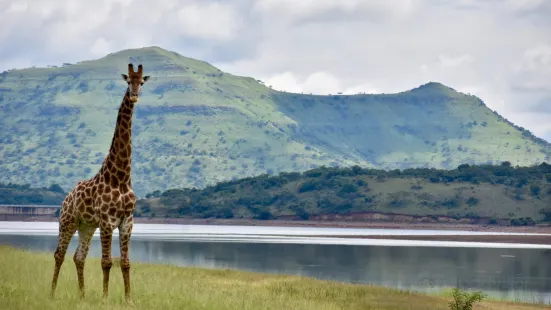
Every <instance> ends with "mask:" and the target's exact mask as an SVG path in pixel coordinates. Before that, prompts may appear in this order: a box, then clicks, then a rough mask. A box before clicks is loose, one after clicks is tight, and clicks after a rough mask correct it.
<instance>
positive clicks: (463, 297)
mask: <svg viewBox="0 0 551 310" xmlns="http://www.w3.org/2000/svg"><path fill="white" fill-rule="evenodd" d="M452 296H453V301H451V302H450V303H449V304H448V305H449V306H450V310H472V309H473V304H474V303H475V302H480V301H482V300H483V299H484V298H486V295H485V294H484V293H482V292H474V293H468V292H465V291H464V290H462V289H460V288H454V289H453V290H452Z"/></svg>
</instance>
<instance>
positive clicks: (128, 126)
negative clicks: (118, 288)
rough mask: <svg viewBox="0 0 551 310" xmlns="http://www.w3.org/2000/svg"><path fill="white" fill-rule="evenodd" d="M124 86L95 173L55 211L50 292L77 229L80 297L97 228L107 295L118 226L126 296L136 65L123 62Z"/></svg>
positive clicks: (141, 81) (132, 199) (140, 70)
mask: <svg viewBox="0 0 551 310" xmlns="http://www.w3.org/2000/svg"><path fill="white" fill-rule="evenodd" d="M122 78H123V80H124V81H125V82H126V83H127V84H128V87H127V89H126V93H125V94H124V98H123V100H122V103H121V105H120V108H119V113H118V116H117V123H116V126H115V133H114V135H113V140H112V141H111V148H110V149H109V153H108V154H107V156H106V157H105V160H104V161H103V164H102V166H101V168H100V170H99V171H98V173H97V174H96V175H95V176H94V177H92V178H91V179H88V180H85V181H80V182H78V183H77V185H76V186H75V188H73V190H72V191H71V192H69V194H67V197H65V199H64V200H63V203H62V205H61V211H60V213H59V237H58V245H57V249H56V251H55V254H54V258H55V269H54V274H53V279H52V290H51V296H52V297H53V296H54V293H55V289H56V285H57V279H58V276H59V270H60V268H61V265H62V264H63V261H64V258H65V254H66V252H67V247H68V245H69V242H70V241H71V238H72V237H73V235H74V234H75V232H76V231H78V247H77V249H76V251H75V254H74V256H73V260H74V262H75V265H76V269H77V277H78V284H79V290H80V294H81V297H84V263H85V261H86V255H87V254H88V250H89V248H90V242H91V241H92V237H93V235H94V233H95V231H96V229H98V228H99V230H100V239H101V248H102V257H101V267H102V269H103V297H104V298H107V296H108V288H109V272H110V270H111V266H112V264H113V263H112V259H111V240H112V235H113V231H114V230H115V229H116V228H118V230H119V242H120V252H121V263H120V265H121V269H122V275H123V280H124V293H125V298H126V301H127V302H131V299H130V257H129V243H130V236H131V234H132V225H133V213H134V209H135V207H136V196H135V195H134V191H133V190H132V182H131V180H130V174H131V166H132V142H131V138H132V114H133V112H134V105H135V104H136V103H137V102H138V99H139V94H140V91H141V87H142V85H143V84H144V83H145V82H146V81H147V80H149V76H144V75H143V67H142V65H141V64H140V65H139V66H138V71H137V72H134V66H133V65H132V64H128V74H122Z"/></svg>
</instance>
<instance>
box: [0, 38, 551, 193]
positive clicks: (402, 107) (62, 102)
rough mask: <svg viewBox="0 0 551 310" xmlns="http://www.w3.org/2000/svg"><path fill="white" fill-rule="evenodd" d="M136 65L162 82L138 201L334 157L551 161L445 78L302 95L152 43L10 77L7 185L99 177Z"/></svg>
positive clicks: (5, 87)
mask: <svg viewBox="0 0 551 310" xmlns="http://www.w3.org/2000/svg"><path fill="white" fill-rule="evenodd" d="M129 61H132V62H134V63H142V64H143V65H144V68H145V71H146V72H147V74H149V75H151V76H152V79H151V81H150V82H148V83H147V84H146V85H145V86H144V92H143V94H142V99H141V101H140V102H139V103H138V105H137V107H136V113H135V121H134V137H133V145H134V154H133V156H134V159H133V185H134V188H135V190H136V193H137V194H138V195H139V196H143V195H145V193H147V192H152V191H154V190H166V189H169V188H183V187H201V188H202V187H204V186H206V185H208V184H214V183H215V182H219V181H225V180H231V179H237V178H243V177H249V176H255V175H259V174H263V173H269V174H277V173H279V172H281V171H305V170H308V169H312V168H315V167H318V166H322V165H326V166H352V165H359V166H362V167H372V168H381V169H393V168H409V167H434V168H449V169H451V168H455V167H457V166H458V165H459V164H463V163H470V164H485V163H489V162H493V163H499V162H502V161H510V162H511V163H512V164H513V165H521V166H525V165H532V164H539V163H541V162H543V161H549V160H550V159H551V158H550V157H551V146H550V144H549V143H547V142H545V141H544V140H541V139H538V138H535V137H534V136H533V135H532V134H531V133H530V132H528V131H526V130H524V129H522V128H518V127H515V126H514V125H513V124H511V123H509V122H508V121H507V120H505V119H503V118H502V117H500V116H499V115H497V114H496V113H494V112H492V111H490V110H489V109H488V108H487V107H486V106H485V105H484V103H483V102H482V101H480V100H479V99H478V98H476V97H474V96H469V95H465V94H461V93H458V92H456V91H454V90H453V89H451V88H449V87H446V86H444V85H442V84H439V83H427V84H424V85H421V86H420V87H418V88H415V89H412V90H410V91H405V92H402V93H398V94H381V95H363V94H362V95H354V96H351V95H331V96H314V95H304V94H292V93H285V92H278V91H274V90H272V89H270V88H269V87H266V86H265V85H264V84H263V83H262V82H260V81H257V80H255V79H253V78H249V77H239V76H234V75H231V74H229V73H225V72H222V71H220V70H219V69H217V68H215V67H213V66H211V65H209V64H208V63H205V62H202V61H198V60H194V59H190V58H186V57H183V56H181V55H179V54H177V53H173V52H170V51H166V50H163V49H161V48H158V47H147V48H141V49H133V50H124V51H121V52H118V53H114V54H110V55H107V56H105V57H103V58H101V59H97V60H91V61H83V62H80V63H77V64H64V65H63V66H62V67H50V68H28V69H22V70H11V71H8V72H3V73H1V74H0V113H1V115H2V118H1V121H0V182H5V183H8V182H12V183H19V184H24V183H28V184H31V185H32V186H37V187H42V186H45V184H53V183H57V184H60V185H61V186H62V187H63V188H66V189H70V188H72V187H73V186H74V185H75V183H76V182H77V181H78V180H80V179H84V178H90V177H92V176H93V175H94V174H95V173H96V172H97V170H98V169H99V167H100V165H101V163H102V161H103V159H104V157H105V155H106V152H107V150H108V148H109V144H110V142H111V137H112V134H113V129H114V125H115V120H116V113H117V109H118V106H119V104H120V102H121V100H122V96H123V94H124V90H125V87H126V86H125V84H124V82H123V81H122V80H121V79H120V73H121V72H125V70H126V66H127V63H128V62H129Z"/></svg>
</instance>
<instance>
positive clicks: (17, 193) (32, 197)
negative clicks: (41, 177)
mask: <svg viewBox="0 0 551 310" xmlns="http://www.w3.org/2000/svg"><path fill="white" fill-rule="evenodd" d="M65 195H66V193H65V191H64V190H63V189H62V188H61V187H60V186H59V185H57V184H53V185H50V186H49V187H47V188H46V187H43V188H33V187H31V186H30V185H29V184H23V185H20V184H3V183H0V204H2V205H4V204H5V205H11V204H14V205H59V206H61V203H62V202H63V199H64V198H65Z"/></svg>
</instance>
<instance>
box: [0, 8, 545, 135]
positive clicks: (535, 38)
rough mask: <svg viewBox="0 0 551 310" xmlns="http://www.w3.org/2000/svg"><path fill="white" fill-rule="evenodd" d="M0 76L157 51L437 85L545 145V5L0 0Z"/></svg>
mask: <svg viewBox="0 0 551 310" xmlns="http://www.w3.org/2000/svg"><path fill="white" fill-rule="evenodd" d="M0 42H1V44H0V59H1V60H2V61H1V62H0V71H3V70H7V69H12V68H24V67H30V66H33V65H34V66H39V67H42V66H46V65H60V64H62V63H64V62H69V63H74V62H78V61H82V60H89V59H95V58H100V57H103V56H105V55H106V54H108V53H112V52H116V51H119V50H122V49H127V48H139V47H144V46H159V47H162V48H164V49H167V50H171V51H175V52H177V53H179V54H182V55H184V56H187V57H192V58H196V59H201V60H204V61H207V62H209V63H211V64H213V65H215V66H216V67H218V68H220V69H221V70H223V71H226V72H229V73H232V74H237V75H243V76H250V77H255V78H257V79H260V80H262V81H264V82H265V83H266V84H267V85H271V86H272V87H273V88H274V89H279V90H286V91H292V92H304V93H314V94H335V93H337V92H342V93H351V94H353V93H358V92H366V93H393V92H400V91H405V90H408V89H411V88H414V87H417V86H419V85H421V84H424V83H427V82H430V81H433V82H440V83H443V84H445V85H447V86H449V87H452V88H454V89H456V90H458V91H461V92H465V93H470V94H473V95H476V96H478V97H480V98H481V99H482V100H483V101H484V102H485V103H486V105H487V106H488V107H489V108H491V109H492V110H495V111H497V112H498V113H499V114H501V115H502V116H504V117H506V118H507V119H509V120H510V121H512V122H514V123H515V124H517V125H519V126H522V127H524V128H526V129H529V130H530V131H532V132H533V133H534V134H535V135H537V136H539V137H542V138H544V139H547V140H548V141H551V0H225V1H222V0H219V1H214V0H183V1H176V0H156V1H151V0H94V1H89V0H88V1H83V0H78V1H76V0H26V1H24V0H0Z"/></svg>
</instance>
